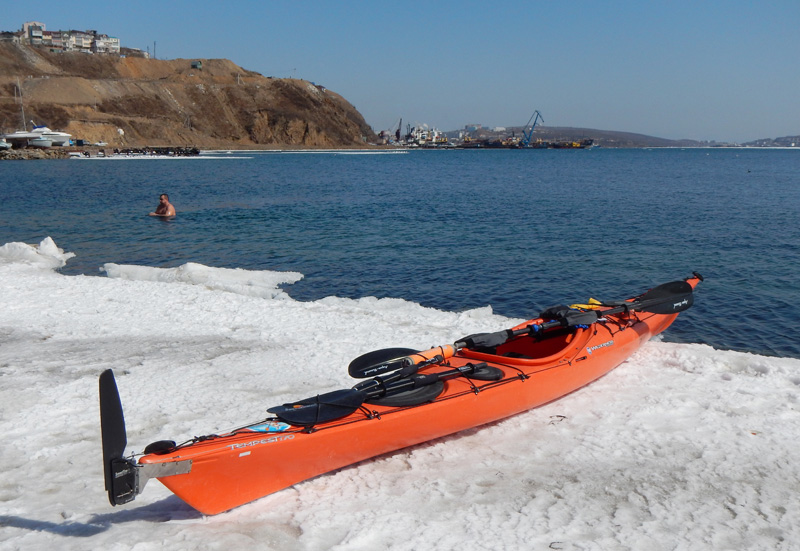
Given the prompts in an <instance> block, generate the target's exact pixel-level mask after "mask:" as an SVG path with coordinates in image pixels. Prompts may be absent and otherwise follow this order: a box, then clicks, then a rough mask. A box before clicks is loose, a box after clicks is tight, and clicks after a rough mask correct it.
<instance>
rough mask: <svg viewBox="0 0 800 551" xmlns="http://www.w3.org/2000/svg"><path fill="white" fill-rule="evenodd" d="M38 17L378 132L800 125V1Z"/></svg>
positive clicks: (695, 132) (35, 7)
mask: <svg viewBox="0 0 800 551" xmlns="http://www.w3.org/2000/svg"><path fill="white" fill-rule="evenodd" d="M31 20H33V21H41V22H44V23H45V24H46V25H47V29H48V30H60V29H95V30H98V31H99V32H103V33H106V34H109V35H112V36H116V37H117V38H119V39H120V41H121V43H122V45H123V46H128V47H134V48H141V49H149V50H150V52H151V53H152V52H153V50H154V49H155V53H156V55H157V57H158V58H166V59H174V58H227V59H230V60H232V61H234V62H235V63H237V64H238V65H240V66H242V67H244V68H245V69H249V70H252V71H257V72H259V73H261V74H263V75H266V76H276V77H297V78H304V79H307V80H311V81H314V82H316V83H317V84H322V85H324V86H326V87H328V88H330V89H331V90H333V91H335V92H338V93H340V94H342V95H343V96H344V97H345V98H346V99H348V100H349V101H350V102H351V103H352V104H353V105H354V106H355V107H356V108H357V109H358V110H359V111H360V112H361V113H362V114H363V115H364V117H365V118H366V120H367V122H368V123H369V124H370V125H371V126H372V127H373V128H374V129H375V130H376V131H379V130H382V129H390V128H392V127H395V126H396V125H397V122H398V120H399V119H400V117H402V118H403V121H404V123H403V124H404V125H405V123H407V122H408V123H411V124H414V123H420V124H422V123H426V124H428V125H430V126H435V127H438V128H440V129H442V130H453V129H457V128H461V127H463V126H464V125H465V124H468V123H480V124H483V125H484V126H514V125H523V124H525V123H526V122H527V121H528V119H529V118H530V116H531V114H532V113H533V111H534V110H535V109H538V110H539V111H541V113H542V115H543V116H544V120H545V123H546V125H547V126H574V127H587V128H597V129H604V130H623V131H629V132H638V133H642V134H649V135H653V136H660V137H665V138H673V139H677V138H690V139H697V140H719V141H749V140H753V139H757V138H768V137H778V136H786V135H797V134H800V1H799V0H772V1H769V2H757V1H743V0H729V1H719V0H718V1H705V2H704V1H702V0H696V1H685V0H678V1H670V2H657V3H651V2H646V1H615V0H609V1H606V2H603V1H600V2H598V1H593V2H588V1H582V0H573V1H572V2H555V1H542V2H531V1H528V2H525V1H519V0H517V1H505V0H495V1H486V0H483V1H458V0H456V1H452V2H431V1H426V2H421V1H416V0H408V1H406V2H380V1H378V2H372V1H349V0H340V1H334V0H330V1H326V2H322V1H295V2H289V1H282V0H281V1H278V0H259V1H240V2H236V1H228V2H220V1H213V2H210V1H205V0H196V1H192V2H189V1H183V0H177V1H175V0H162V1H160V2H153V1H150V0H138V1H135V2H118V1H113V0H111V1H103V2H97V1H89V0H81V1H79V2H65V1H63V0H59V1H51V0H38V1H36V0H33V1H26V2H21V1H16V2H4V3H3V8H2V10H1V11H0V30H16V29H19V28H20V27H21V26H22V23H23V22H24V21H31ZM154 44H155V46H154Z"/></svg>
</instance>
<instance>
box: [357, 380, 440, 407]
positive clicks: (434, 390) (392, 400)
mask: <svg viewBox="0 0 800 551" xmlns="http://www.w3.org/2000/svg"><path fill="white" fill-rule="evenodd" d="M442 392H444V383H443V382H442V381H437V382H435V383H433V384H432V385H425V386H421V387H419V388H414V389H411V390H407V391H405V392H399V393H397V394H392V395H390V396H383V397H381V398H372V399H369V400H367V403H368V404H374V405H377V406H388V407H395V408H401V407H409V406H418V405H420V404H424V403H425V402H431V401H433V400H435V399H436V398H437V397H438V396H439V395H440V394H441V393H442Z"/></svg>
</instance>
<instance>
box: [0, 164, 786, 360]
mask: <svg viewBox="0 0 800 551" xmlns="http://www.w3.org/2000/svg"><path fill="white" fill-rule="evenodd" d="M799 169H800V152H799V151H794V150H751V149H687V150H680V149H658V150H607V149H595V150H577V151H562V150H552V151H551V150H511V151H411V152H409V153H408V154H404V155H374V154H371V155H357V154H356V155H354V154H348V155H343V154H337V153H336V152H326V153H306V154H291V153H285V152H284V153H282V152H270V153H264V152H246V153H245V152H239V153H232V154H214V155H202V156H200V157H199V158H188V159H169V160H152V159H142V160H82V159H81V160H69V161H38V162H26V161H7V162H3V163H0V174H2V179H0V198H2V201H0V244H2V243H6V242H13V241H21V242H27V243H38V242H39V241H40V240H41V239H42V238H44V237H46V236H50V237H52V238H53V239H54V241H55V242H56V243H57V244H58V246H59V247H62V248H63V249H64V250H66V251H70V252H73V253H75V254H76V257H75V258H73V259H71V260H69V262H68V264H67V266H66V267H64V268H62V270H61V272H62V273H64V274H67V275H78V274H86V275H90V276H97V277H105V276H104V273H103V272H101V271H100V269H99V268H100V267H101V266H102V265H103V264H105V263H108V262H112V263H117V264H134V265H144V266H155V267H174V266H179V265H182V264H185V263H187V262H195V263H199V264H204V265H207V266H214V267H225V268H245V269H249V270H270V271H293V272H300V273H302V274H303V275H304V278H303V279H302V280H301V281H299V282H296V283H294V284H291V285H288V286H286V287H285V291H286V292H287V293H288V294H289V295H290V296H291V297H293V298H295V299H297V300H302V301H307V300H316V299H319V298H322V297H325V296H339V297H349V298H359V297H365V296H374V297H380V298H383V297H396V298H402V299H406V300H409V301H413V302H417V303H420V304H422V305H423V306H428V307H432V308H437V309H442V310H453V311H461V310H466V309H471V308H476V307H483V306H491V307H492V309H493V310H494V312H495V313H498V314H501V315H504V316H509V317H516V318H530V317H534V316H535V315H536V314H537V313H538V312H539V311H541V310H542V309H544V308H546V307H548V306H550V305H553V304H557V303H570V302H583V301H585V300H586V299H588V298H589V297H594V298H598V299H601V300H603V299H605V300H614V299H620V298H625V297H627V296H628V295H629V294H632V293H637V292H641V291H644V290H645V289H647V288H649V287H652V286H654V285H657V284H659V283H663V282H666V281H670V280H673V279H678V278H682V277H686V276H688V275H690V274H691V273H692V272H693V271H697V272H699V273H701V274H702V275H703V276H705V277H706V281H705V282H704V283H703V284H702V285H701V286H700V288H699V289H698V292H697V293H696V295H697V296H696V304H695V306H694V307H693V308H692V310H691V311H690V312H691V314H690V315H685V316H680V317H679V318H678V320H677V322H676V323H675V324H674V325H673V326H672V327H671V328H670V330H669V331H668V332H667V333H666V335H665V340H672V341H681V342H699V343H706V344H710V345H712V346H714V347H717V348H723V349H733V350H743V351H752V352H756V353H759V354H767V355H778V356H791V357H800V339H797V337H796V335H795V332H794V330H793V329H794V325H795V317H796V316H795V312H796V311H797V308H798V305H800V283H798V276H797V270H798V267H800V177H799V176H798V174H800V171H799ZM161 193H168V194H169V195H170V199H171V201H172V203H173V204H174V205H175V207H176V209H177V211H178V216H177V217H176V218H174V219H172V220H161V219H157V218H153V217H148V216H147V213H148V212H151V211H153V210H154V209H155V207H156V205H157V203H158V196H159V194H161Z"/></svg>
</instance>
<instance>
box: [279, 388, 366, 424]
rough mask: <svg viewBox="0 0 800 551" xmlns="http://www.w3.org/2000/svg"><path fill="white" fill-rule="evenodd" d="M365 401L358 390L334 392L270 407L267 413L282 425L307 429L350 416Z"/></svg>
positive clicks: (363, 393)
mask: <svg viewBox="0 0 800 551" xmlns="http://www.w3.org/2000/svg"><path fill="white" fill-rule="evenodd" d="M366 399H367V394H366V393H365V392H362V391H360V390H355V389H344V390H334V391H333V392H328V393H326V394H320V395H318V396H314V397H313V398H306V399H305V400H300V401H299V402H294V403H291V404H283V405H282V406H275V407H271V408H269V409H268V410H267V412H269V413H272V414H273V415H275V416H276V417H277V418H278V419H280V420H281V421H283V422H284V423H289V424H290V425H295V426H298V427H309V426H311V425H316V424H319V423H325V422H327V421H333V420H335V419H339V418H341V417H345V416H347V415H350V414H351V413H353V412H354V411H355V410H357V409H358V408H360V407H361V405H362V404H363V403H364V401H365V400H366Z"/></svg>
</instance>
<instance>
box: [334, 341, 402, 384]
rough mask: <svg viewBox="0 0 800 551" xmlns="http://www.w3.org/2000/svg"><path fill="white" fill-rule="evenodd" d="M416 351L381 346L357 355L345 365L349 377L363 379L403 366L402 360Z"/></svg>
mask: <svg viewBox="0 0 800 551" xmlns="http://www.w3.org/2000/svg"><path fill="white" fill-rule="evenodd" d="M416 353H417V351H416V350H414V349H412V348H382V349H381V350H375V351H373V352H367V353H366V354H364V355H362V356H359V357H358V358H356V359H355V360H353V361H352V362H350V365H349V366H348V367H347V372H348V373H349V374H350V376H351V377H354V378H356V379H364V378H365V377H375V376H377V375H380V374H381V373H386V372H388V371H394V370H396V369H400V368H402V367H403V366H404V363H403V360H404V359H405V358H406V357H408V356H409V355H411V354H416Z"/></svg>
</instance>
